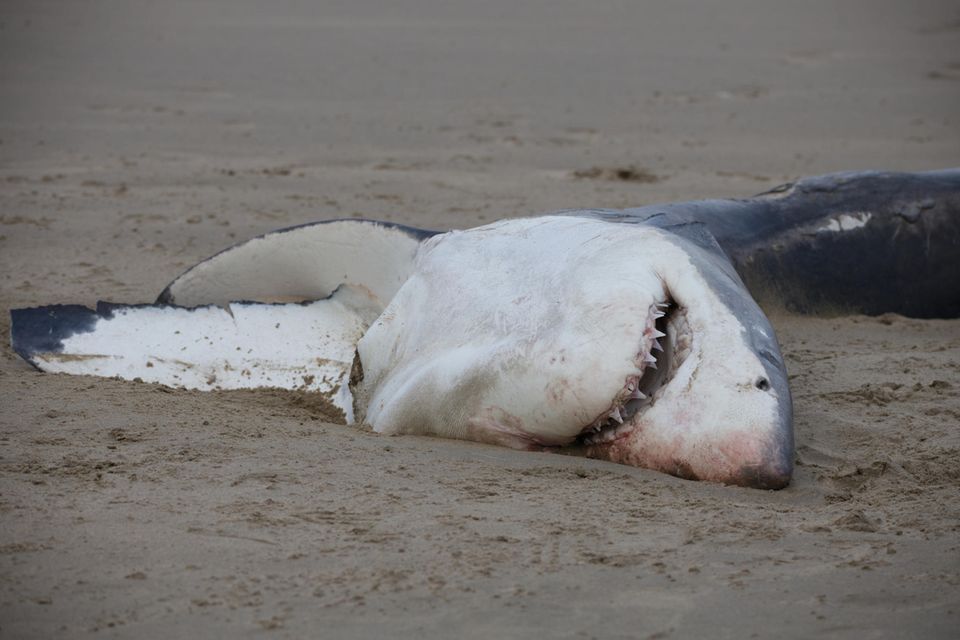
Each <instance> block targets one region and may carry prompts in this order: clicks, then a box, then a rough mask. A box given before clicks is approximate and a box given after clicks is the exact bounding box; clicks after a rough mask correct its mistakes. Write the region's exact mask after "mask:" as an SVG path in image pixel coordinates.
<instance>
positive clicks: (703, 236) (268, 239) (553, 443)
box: [11, 170, 960, 488]
mask: <svg viewBox="0 0 960 640" xmlns="http://www.w3.org/2000/svg"><path fill="white" fill-rule="evenodd" d="M958 210H960V171H958V170H949V171H941V172H930V173H926V174H892V173H875V172H867V173H844V174H831V175H828V176H821V177H818V178H811V179H807V180H803V181H800V182H798V183H795V184H792V185H786V186H784V187H782V188H779V189H775V190H773V191H772V192H769V193H766V194H761V195H760V196H757V197H755V198H751V199H745V200H717V201H702V202H690V203H675V204H668V205H654V206H649V207H643V208H638V209H628V210H622V211H614V210H602V209H596V210H570V211H563V212H557V213H555V214H550V215H545V216H539V217H533V218H521V219H512V220H503V221H500V222H496V223H493V224H489V225H485V226H482V227H478V228H475V229H469V230H465V231H449V232H445V233H439V232H432V231H426V230H421V229H415V228H411V227H406V226H403V225H396V224H391V223H384V222H377V221H370V220H355V219H351V220H333V221H325V222H319V223H313V224H309V225H303V226H299V227H294V228H290V229H283V230H280V231H276V232H273V233H269V234H266V235H264V236H260V237H258V238H254V239H252V240H249V241H247V242H244V243H242V244H240V245H237V246H235V247H232V248H229V249H227V250H225V251H223V252H221V253H219V254H217V255H215V256H213V257H211V258H210V259H208V260H205V261H203V262H201V263H199V264H198V265H196V266H194V267H193V268H191V269H189V270H188V271H187V272H185V273H184V274H182V275H181V276H180V277H178V278H177V279H176V280H174V281H173V282H172V283H171V284H170V285H169V286H168V287H167V288H166V289H165V290H164V291H163V292H162V293H161V295H160V296H159V298H158V300H157V302H156V303H155V304H151V305H117V304H111V303H100V304H99V305H98V307H97V308H96V309H88V308H86V307H83V306H78V305H53V306H45V307H35V308H29V309H17V310H13V311H11V314H12V330H11V342H12V345H13V348H14V349H15V350H16V351H17V353H19V354H20V355H21V356H22V357H24V358H25V359H26V360H28V361H29V362H31V363H32V364H34V365H35V366H37V367H38V368H40V369H42V370H44V371H54V372H64V373H73V374H89V375H101V376H119V377H121V378H125V379H134V378H139V379H141V380H144V381H148V382H158V383H161V384H166V385H170V386H179V387H186V388H193V389H221V388H223V389H226V388H251V387H279V388H287V389H301V390H305V391H311V392H316V393H318V394H322V395H324V396H325V397H327V398H328V400H329V401H330V402H331V403H332V405H334V406H335V407H337V408H339V409H340V411H342V413H343V417H344V421H345V422H348V423H352V422H365V423H367V424H369V425H371V426H372V427H373V428H374V430H376V431H378V432H380V433H384V434H421V435H432V436H439V437H449V438H461V439H467V440H474V441H479V442H486V443H492V444H497V445H503V446H509V447H514V448H523V449H538V450H554V451H563V452H573V453H578V454H582V455H586V456H590V457H595V458H601V459H605V460H609V461H612V462H617V463H624V464H631V465H635V466H640V467H645V468H650V469H657V470H660V471H664V472H666V473H670V474H673V475H676V476H680V477H683V478H688V479H701V480H709V481H715V482H721V483H726V484H737V485H744V486H750V487H758V488H781V487H784V486H786V485H787V484H788V483H789V481H790V477H791V473H792V468H793V456H794V444H793V426H792V405H791V397H790V390H789V385H788V381H787V374H786V369H785V367H784V363H783V358H782V356H781V353H780V348H779V345H778V344H777V340H776V337H775V335H774V332H773V329H772V327H771V325H770V323H769V321H768V319H767V318H766V316H765V315H764V313H763V311H762V310H761V308H760V307H759V306H758V304H757V303H756V302H755V300H754V297H753V296H752V295H751V293H750V291H748V288H747V286H746V285H745V284H744V280H746V281H747V282H748V283H750V284H751V287H752V288H753V291H754V293H755V294H756V295H758V296H760V297H761V298H762V299H765V300H766V301H767V302H769V303H771V304H776V305H778V306H782V307H785V308H787V309H791V310H795V311H801V312H823V311H842V310H852V311H861V312H864V311H865V312H870V313H881V312H885V311H895V312H900V313H906V314H907V315H918V316H930V315H934V316H935V315H938V314H939V315H943V316H955V315H957V314H958V313H960V299H958V292H960V286H958V284H960V259H958V257H957V256H958V246H960V216H958V215H957V212H958ZM878 246H882V247H890V248H891V251H893V252H894V256H893V258H892V259H891V258H890V257H889V256H888V257H887V258H882V257H880V258H878V257H877V254H878V253H880V252H878V250H877V247H878ZM897 254H905V255H907V256H909V258H908V259H901V260H898V259H897ZM851 255H852V256H860V260H862V261H864V263H866V264H867V266H868V267H871V270H870V271H868V272H864V271H863V270H858V269H846V270H840V269H839V263H840V262H841V261H849V260H850V259H851V258H850V256H851ZM890 262H893V263H895V264H894V266H893V267H892V268H891V267H889V266H888V263H890ZM873 263H877V264H878V265H879V266H875V265H874V264H873ZM878 269H880V270H881V271H882V275H884V276H885V283H883V284H882V286H880V287H875V286H873V285H872V282H873V278H874V277H875V276H876V275H877V271H878ZM884 269H885V270H884ZM738 272H739V273H738ZM831 273H833V276H832V279H831V278H830V277H828V276H829V274H831ZM824 274H827V275H826V276H825V275H824ZM930 279H933V280H934V281H935V282H936V283H938V284H939V286H935V287H927V286H926V282H927V281H928V280H930ZM858 283H859V284H858ZM951 286H952V288H951ZM915 291H920V293H919V295H917V294H914V293H911V294H910V295H907V294H906V293H905V292H915Z"/></svg>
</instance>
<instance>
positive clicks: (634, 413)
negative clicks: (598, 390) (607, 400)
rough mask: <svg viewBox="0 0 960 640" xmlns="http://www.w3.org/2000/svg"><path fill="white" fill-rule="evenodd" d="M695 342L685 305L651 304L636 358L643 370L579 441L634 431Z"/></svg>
mask: <svg viewBox="0 0 960 640" xmlns="http://www.w3.org/2000/svg"><path fill="white" fill-rule="evenodd" d="M692 345H693V333H692V332H691V331H690V327H689V324H688V322H687V315H686V311H685V310H684V309H683V308H682V307H679V306H678V305H677V304H676V303H675V302H674V301H673V300H672V299H670V298H667V299H665V300H663V301H661V302H658V303H656V304H654V305H653V306H651V307H650V311H649V312H648V314H647V320H646V326H645V327H644V330H643V338H642V340H641V344H640V348H639V349H638V351H637V355H636V359H635V362H636V365H637V367H638V368H639V369H640V373H639V374H637V375H631V376H628V377H627V379H626V381H625V382H624V385H623V388H622V389H621V390H620V391H619V392H617V394H616V395H615V396H614V398H613V401H612V402H611V404H610V408H609V409H607V410H606V411H604V412H603V413H602V414H600V415H599V416H598V417H597V418H596V419H595V420H594V421H593V422H591V423H590V424H588V425H587V426H586V427H584V429H583V430H582V431H581V432H580V435H579V436H578V437H577V443H578V444H583V445H598V444H608V443H611V442H614V441H616V440H619V439H620V438H623V437H625V436H627V435H628V434H629V433H630V432H632V431H633V430H634V429H635V428H636V427H637V424H638V420H636V418H637V417H638V416H639V415H640V414H642V413H643V412H644V411H646V410H647V409H648V408H649V407H651V406H652V405H653V404H655V403H656V402H657V397H658V392H659V391H660V389H662V388H663V387H664V385H666V384H667V383H668V382H669V381H670V379H671V378H672V377H673V376H674V374H675V373H676V371H677V369H679V368H680V365H681V364H683V361H684V360H685V359H686V358H687V356H688V355H689V354H690V350H691V348H692Z"/></svg>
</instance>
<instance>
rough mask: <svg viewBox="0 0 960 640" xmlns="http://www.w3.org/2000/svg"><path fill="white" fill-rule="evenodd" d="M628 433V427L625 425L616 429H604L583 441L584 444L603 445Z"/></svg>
mask: <svg viewBox="0 0 960 640" xmlns="http://www.w3.org/2000/svg"><path fill="white" fill-rule="evenodd" d="M628 431H630V426H629V425H627V424H622V425H619V426H617V427H616V428H609V427H608V428H606V429H602V430H601V431H599V432H597V433H594V434H592V435H589V436H587V437H586V438H584V439H583V442H584V444H604V443H606V442H613V441H614V440H616V439H617V438H619V437H620V436H622V435H623V434H625V433H626V432H628Z"/></svg>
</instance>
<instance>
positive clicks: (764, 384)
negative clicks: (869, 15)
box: [753, 377, 770, 391]
mask: <svg viewBox="0 0 960 640" xmlns="http://www.w3.org/2000/svg"><path fill="white" fill-rule="evenodd" d="M753 386H755V387H756V388H757V389H760V391H769V390H770V381H769V380H767V379H766V378H762V377H761V378H757V380H756V382H754V383H753Z"/></svg>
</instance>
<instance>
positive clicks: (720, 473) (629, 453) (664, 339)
mask: <svg viewBox="0 0 960 640" xmlns="http://www.w3.org/2000/svg"><path fill="white" fill-rule="evenodd" d="M694 315H696V314H694ZM644 338H645V340H644V343H643V345H642V346H641V349H640V351H639V352H638V355H637V362H638V365H639V366H641V367H642V368H643V371H642V373H641V374H640V375H638V376H630V377H629V378H628V379H627V380H626V382H625V384H624V387H623V389H621V390H620V391H619V392H618V393H617V394H616V395H615V396H614V399H613V402H612V403H611V407H610V410H609V411H606V412H604V413H603V414H602V415H600V416H598V418H597V419H596V420H595V421H594V422H593V423H591V424H590V425H589V426H587V427H586V428H585V429H584V430H583V432H582V433H581V434H580V435H579V436H578V438H577V440H576V442H575V443H574V444H573V445H572V446H571V448H572V449H575V450H577V451H578V452H580V453H582V454H583V455H586V456H588V457H591V458H598V459H602V460H608V461H610V462H616V463H620V464H627V465H631V466H636V467H643V468H646V469H655V470H658V471H662V472H665V473H668V474H670V475H674V476H677V477H680V478H684V479H687V480H707V481H713V482H719V483H723V484H734V485H742V486H747V487H753V488H761V489H781V488H784V487H786V486H787V485H788V484H789V482H790V476H791V473H792V455H793V442H792V432H791V430H790V428H789V425H784V424H782V423H781V422H780V420H778V414H779V412H777V411H773V412H771V411H770V409H775V407H776V404H777V401H778V400H779V399H778V398H776V397H775V392H774V391H773V390H772V385H771V383H770V380H769V379H768V377H767V375H766V373H765V372H764V373H759V374H758V375H756V376H755V377H753V378H751V374H750V372H749V370H748V371H747V372H743V371H740V372H737V371H726V372H724V373H725V374H729V377H727V376H726V375H723V376H721V375H718V374H719V372H712V371H710V366H709V361H710V359H711V358H712V357H716V356H714V355H713V354H710V353H709V351H711V349H710V348H709V346H707V353H704V351H703V349H704V346H705V345H704V343H705V342H707V341H709V340H710V339H711V338H712V339H716V336H707V335H704V334H702V333H701V334H699V335H698V334H697V333H696V332H695V330H694V329H693V328H692V327H691V320H690V313H689V312H688V310H687V309H685V308H683V307H679V306H677V305H676V304H675V303H673V302H672V301H664V302H662V303H658V304H657V305H655V306H654V307H652V308H651V310H650V314H649V316H648V319H647V323H646V328H645V330H644ZM704 361H707V364H704ZM745 368H748V367H745ZM748 369H749V368H748ZM738 373H739V374H740V375H739V376H738V375H737V374H738ZM744 373H747V375H746V376H744V375H743V374H744ZM771 400H773V401H774V402H773V403H771ZM707 426H709V428H705V427H707Z"/></svg>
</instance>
